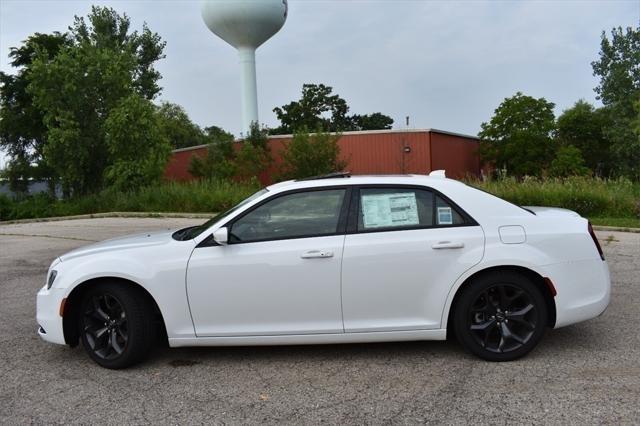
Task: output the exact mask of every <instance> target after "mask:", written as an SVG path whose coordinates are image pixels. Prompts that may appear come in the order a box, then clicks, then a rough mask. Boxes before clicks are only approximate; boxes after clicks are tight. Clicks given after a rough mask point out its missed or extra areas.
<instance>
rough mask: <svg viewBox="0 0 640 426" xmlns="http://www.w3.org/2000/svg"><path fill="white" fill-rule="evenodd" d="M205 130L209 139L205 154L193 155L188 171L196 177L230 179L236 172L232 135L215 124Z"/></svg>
mask: <svg viewBox="0 0 640 426" xmlns="http://www.w3.org/2000/svg"><path fill="white" fill-rule="evenodd" d="M205 131H206V132H207V134H208V135H207V140H208V141H209V145H208V146H207V155H206V157H201V156H198V155H193V156H192V157H191V162H190V163H189V173H191V175H193V176H195V177H198V178H205V179H220V180H229V179H231V178H232V177H234V176H235V175H236V173H237V167H236V163H235V149H234V147H233V144H234V138H233V135H232V134H230V133H227V132H225V131H224V130H222V129H220V128H219V127H216V126H212V127H207V128H206V129H205Z"/></svg>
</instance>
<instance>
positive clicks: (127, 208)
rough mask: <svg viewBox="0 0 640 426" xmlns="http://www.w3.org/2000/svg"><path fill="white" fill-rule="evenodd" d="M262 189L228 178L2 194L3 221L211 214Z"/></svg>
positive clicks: (0, 217)
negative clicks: (68, 193) (80, 193)
mask: <svg viewBox="0 0 640 426" xmlns="http://www.w3.org/2000/svg"><path fill="white" fill-rule="evenodd" d="M258 189H259V184H257V183H237V182H227V181H207V180H204V181H195V182H188V183H177V182H169V183H164V184H159V185H155V186H149V187H145V188H140V189H139V190H136V191H131V192H116V191H112V190H105V191H103V192H101V193H99V194H95V195H90V196H86V197H82V198H75V199H70V200H64V201H60V200H52V199H51V198H49V197H47V196H45V195H42V194H41V195H35V196H31V197H27V198H25V199H23V200H13V199H11V198H9V197H6V196H0V220H14V219H27V218H41V217H52V216H69V215H78V214H89V213H104V212H114V211H122V212H188V213H211V212H219V211H222V210H226V209H228V208H230V207H232V206H233V205H235V204H237V203H238V202H240V201H242V200H243V199H245V198H246V197H248V196H249V195H251V194H252V193H254V192H255V191H257V190H258Z"/></svg>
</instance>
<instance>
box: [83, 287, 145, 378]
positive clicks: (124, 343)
mask: <svg viewBox="0 0 640 426" xmlns="http://www.w3.org/2000/svg"><path fill="white" fill-rule="evenodd" d="M78 326H79V332H80V336H81V339H82V344H83V346H84V349H85V351H86V352H87V353H88V354H89V356H90V357H91V358H92V359H93V360H94V361H95V362H96V363H98V364H99V365H101V366H103V367H106V368H111V369H119V368H125V367H128V366H131V365H133V364H135V363H137V362H139V361H141V360H142V359H144V358H145V357H146V356H147V355H148V353H149V350H150V349H151V347H152V346H153V343H154V338H155V327H154V324H153V310H152V309H151V307H150V305H149V303H148V301H147V299H146V297H145V295H144V293H142V291H140V290H138V289H137V288H135V287H132V286H131V285H128V284H126V283H120V282H113V283H107V282H104V283H99V284H96V285H95V286H93V287H92V288H91V289H89V290H88V291H87V292H86V293H85V295H84V297H83V299H82V305H81V310H80V314H79V318H78Z"/></svg>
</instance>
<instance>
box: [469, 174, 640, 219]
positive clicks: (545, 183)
mask: <svg viewBox="0 0 640 426" xmlns="http://www.w3.org/2000/svg"><path fill="white" fill-rule="evenodd" d="M467 183H468V184H469V185H472V186H475V187H478V188H480V189H482V190H485V191H487V192H490V193H492V194H495V195H497V196H498V197H501V198H504V199H505V200H508V201H511V202H512V203H514V204H518V205H521V206H547V207H562V208H565V209H569V210H574V211H576V212H578V213H580V215H582V216H584V217H587V218H589V219H592V221H593V223H594V224H597V225H608V226H626V227H640V183H633V182H631V181H629V180H626V179H615V180H611V179H597V178H596V179H594V178H579V177H575V178H567V179H544V180H541V179H524V180H522V181H517V180H515V179H503V180H491V181H486V182H481V181H473V180H472V181H468V182H467Z"/></svg>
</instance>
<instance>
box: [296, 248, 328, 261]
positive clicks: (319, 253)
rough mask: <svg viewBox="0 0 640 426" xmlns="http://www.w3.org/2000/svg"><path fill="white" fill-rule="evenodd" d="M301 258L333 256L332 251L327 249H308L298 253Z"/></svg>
mask: <svg viewBox="0 0 640 426" xmlns="http://www.w3.org/2000/svg"><path fill="white" fill-rule="evenodd" d="M300 257H301V258H303V259H317V258H325V257H333V252H332V251H327V250H309V251H307V252H304V253H302V254H301V255H300Z"/></svg>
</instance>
